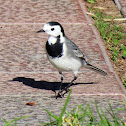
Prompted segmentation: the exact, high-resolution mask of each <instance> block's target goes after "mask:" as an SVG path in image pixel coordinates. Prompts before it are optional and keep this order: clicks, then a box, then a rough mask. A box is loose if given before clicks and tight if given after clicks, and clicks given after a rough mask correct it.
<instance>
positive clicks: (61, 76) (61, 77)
mask: <svg viewBox="0 0 126 126" xmlns="http://www.w3.org/2000/svg"><path fill="white" fill-rule="evenodd" d="M59 74H60V79H61V84H60V91H61V90H62V85H63V75H62V73H61V72H59Z"/></svg>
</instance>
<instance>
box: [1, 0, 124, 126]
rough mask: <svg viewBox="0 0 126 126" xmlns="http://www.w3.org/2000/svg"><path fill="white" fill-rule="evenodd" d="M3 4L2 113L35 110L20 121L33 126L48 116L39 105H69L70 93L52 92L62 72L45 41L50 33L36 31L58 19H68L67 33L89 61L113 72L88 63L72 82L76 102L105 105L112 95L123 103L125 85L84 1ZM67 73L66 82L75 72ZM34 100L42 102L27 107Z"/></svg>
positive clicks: (13, 114) (65, 23)
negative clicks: (57, 95)
mask: <svg viewBox="0 0 126 126" xmlns="http://www.w3.org/2000/svg"><path fill="white" fill-rule="evenodd" d="M0 7H1V13H0V14H1V17H0V38H1V41H0V71H1V72H0V76H1V78H0V85H1V86H0V99H1V100H0V106H1V112H0V116H1V118H6V119H13V118H14V117H17V116H18V117H20V116H23V115H31V116H32V117H31V118H30V120H28V119H26V120H27V122H26V121H22V122H20V124H19V126H20V125H21V126H24V124H25V123H28V126H32V125H33V126H37V125H38V122H39V123H40V122H42V121H44V120H47V117H46V116H45V115H43V112H44V111H43V110H42V111H39V109H40V108H41V106H44V107H45V108H48V109H49V110H51V111H53V110H54V112H56V113H58V112H59V106H62V105H63V103H64V100H65V98H63V99H62V100H61V99H60V100H59V99H58V100H55V99H54V98H52V96H54V91H56V90H58V89H59V85H60V83H59V81H60V78H59V75H58V72H57V71H56V69H55V68H53V66H52V65H51V64H50V63H49V61H48V60H47V58H46V54H45V48H44V47H45V42H46V40H47V38H48V35H46V34H36V31H38V30H40V29H41V28H42V27H43V25H44V23H46V22H48V21H52V20H53V21H58V22H60V23H61V24H62V25H63V27H64V30H65V33H66V35H67V36H68V37H69V38H70V39H71V40H72V41H74V42H75V43H76V44H77V45H78V46H79V47H80V49H81V50H82V52H83V53H84V54H85V55H86V59H87V61H88V62H90V63H91V64H93V65H95V66H97V67H99V68H101V69H103V70H105V71H106V72H107V73H108V75H107V76H102V75H100V74H98V73H96V72H94V71H91V70H88V69H86V68H82V69H81V70H80V72H79V77H78V79H77V80H76V82H75V84H74V85H73V86H72V87H71V88H72V98H71V99H74V100H73V101H72V100H71V101H70V104H71V106H72V107H73V106H75V105H76V104H84V103H86V102H88V101H90V99H91V100H93V99H94V97H95V98H96V99H97V100H98V101H99V103H100V105H101V104H102V103H103V101H104V102H105V101H106V99H110V100H111V101H113V102H112V105H113V106H115V102H114V101H115V99H116V101H117V102H118V106H122V104H120V100H121V99H122V98H124V96H125V89H124V87H123V85H122V83H121V81H120V79H119V78H118V76H117V75H116V72H115V71H114V69H113V66H112V64H111V61H110V59H109V57H108V54H107V52H106V50H105V47H104V42H103V41H102V39H101V37H100V35H99V33H98V31H97V30H96V28H95V27H94V26H93V21H92V20H91V18H90V17H89V16H87V15H86V11H87V8H86V7H85V3H84V1H82V0H60V1H57V0H54V1H49V0H37V1H32V0H27V1H25V2H24V1H21V0H14V1H13V2H11V1H9V0H7V1H2V2H1V4H0ZM64 77H65V78H64V84H66V83H68V82H70V81H71V79H72V77H73V75H72V73H65V74H64ZM89 96H90V97H89ZM65 97H66V96H65ZM80 97H81V100H80ZM113 98H114V100H113ZM32 100H34V101H36V103H37V105H36V106H34V107H27V106H26V105H25V103H26V102H27V101H32ZM50 101H51V103H53V102H54V103H55V104H56V105H55V104H52V106H51V107H50ZM105 104H107V103H106V102H105ZM4 105H6V106H4ZM56 106H57V107H56ZM116 106H117V105H116ZM23 108H26V110H25V109H23ZM115 108H116V107H115ZM21 109H22V110H21ZM31 111H32V112H31ZM40 112H42V113H40ZM8 113H9V114H8ZM22 114H23V115H22ZM10 115H11V116H10ZM16 115H17V116H16ZM41 119H42V120H41ZM31 120H32V121H31ZM1 122H2V121H1Z"/></svg>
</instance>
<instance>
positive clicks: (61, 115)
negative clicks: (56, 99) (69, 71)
mask: <svg viewBox="0 0 126 126" xmlns="http://www.w3.org/2000/svg"><path fill="white" fill-rule="evenodd" d="M70 94H71V90H70V92H69V94H68V96H67V99H66V102H65V104H64V107H63V109H62V111H61V114H60V117H59V120H58V123H57V126H60V125H61V122H62V117H63V115H64V113H65V111H66V107H67V104H68V102H69V99H70Z"/></svg>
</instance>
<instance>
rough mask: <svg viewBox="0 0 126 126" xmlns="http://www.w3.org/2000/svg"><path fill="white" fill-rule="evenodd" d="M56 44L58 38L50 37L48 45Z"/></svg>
mask: <svg viewBox="0 0 126 126" xmlns="http://www.w3.org/2000/svg"><path fill="white" fill-rule="evenodd" d="M56 42H57V38H56V37H53V36H50V37H49V38H48V43H49V45H51V44H55V43H56Z"/></svg>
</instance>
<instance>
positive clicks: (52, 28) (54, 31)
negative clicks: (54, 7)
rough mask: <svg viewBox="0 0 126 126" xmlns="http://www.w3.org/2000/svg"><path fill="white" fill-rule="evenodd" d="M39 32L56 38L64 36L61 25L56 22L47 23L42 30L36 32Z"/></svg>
mask: <svg viewBox="0 0 126 126" xmlns="http://www.w3.org/2000/svg"><path fill="white" fill-rule="evenodd" d="M39 32H46V33H47V34H49V35H50V36H54V37H58V36H60V35H62V36H65V34H64V29H63V27H62V25H61V24H60V23H58V22H48V23H46V24H45V25H44V26H43V29H42V30H40V31H38V32H37V33H39Z"/></svg>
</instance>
